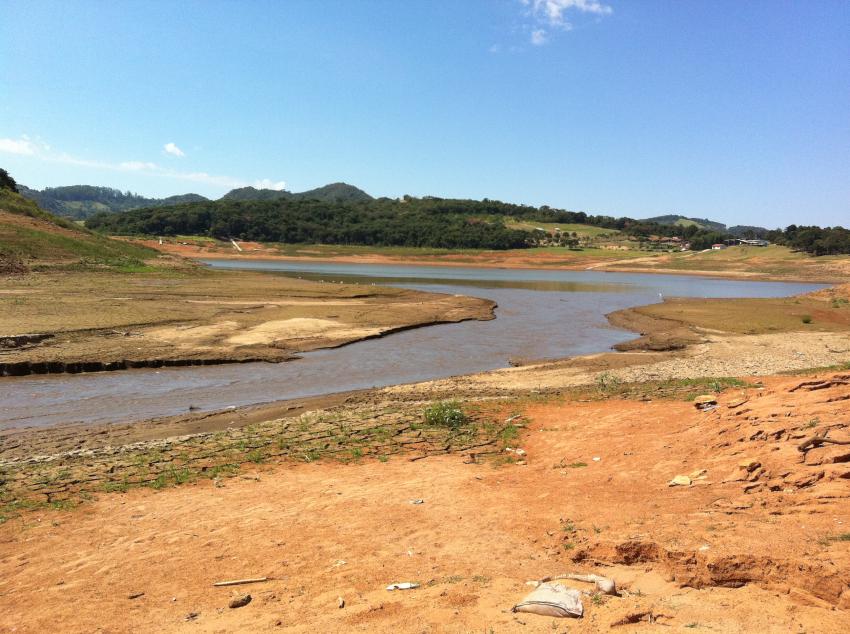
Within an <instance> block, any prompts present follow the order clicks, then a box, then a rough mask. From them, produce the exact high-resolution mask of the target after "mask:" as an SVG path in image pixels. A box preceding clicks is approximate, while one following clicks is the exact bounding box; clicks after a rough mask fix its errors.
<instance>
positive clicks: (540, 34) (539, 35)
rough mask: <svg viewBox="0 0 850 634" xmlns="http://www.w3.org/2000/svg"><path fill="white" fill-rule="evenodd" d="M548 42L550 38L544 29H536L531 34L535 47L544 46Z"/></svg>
mask: <svg viewBox="0 0 850 634" xmlns="http://www.w3.org/2000/svg"><path fill="white" fill-rule="evenodd" d="M548 41H549V36H547V35H546V31H545V30H544V29H534V30H533V31H532V32H531V43H532V44H534V46H543V45H544V44H545V43H546V42H548Z"/></svg>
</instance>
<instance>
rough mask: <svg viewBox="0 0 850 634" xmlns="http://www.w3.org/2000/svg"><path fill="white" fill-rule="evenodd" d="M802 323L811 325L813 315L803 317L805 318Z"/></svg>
mask: <svg viewBox="0 0 850 634" xmlns="http://www.w3.org/2000/svg"><path fill="white" fill-rule="evenodd" d="M802 322H803V323H804V324H810V323H812V316H811V315H803V317H802Z"/></svg>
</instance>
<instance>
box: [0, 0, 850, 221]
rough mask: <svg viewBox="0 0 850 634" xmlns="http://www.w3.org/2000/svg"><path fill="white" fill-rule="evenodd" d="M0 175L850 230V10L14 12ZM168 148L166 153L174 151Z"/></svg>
mask: <svg viewBox="0 0 850 634" xmlns="http://www.w3.org/2000/svg"><path fill="white" fill-rule="evenodd" d="M0 16H2V18H0V166H2V167H5V168H6V169H8V170H9V171H10V173H12V175H13V176H15V177H16V179H17V180H18V181H20V182H22V183H24V184H26V185H29V186H32V187H39V188H41V187H44V186H56V185H70V184H80V183H82V184H102V185H109V186H113V187H118V188H120V189H122V190H128V189H129V190H132V191H137V192H139V193H142V194H146V195H157V196H164V195H170V194H177V193H185V192H190V191H192V192H197V193H201V194H204V195H207V196H219V195H221V194H223V193H224V192H226V191H227V190H229V189H231V188H232V187H236V186H241V185H248V184H252V185H253V184H257V185H264V186H270V187H278V188H279V187H282V186H283V185H284V184H285V186H286V188H287V189H290V190H293V191H302V190H305V189H309V188H312V187H316V186H319V185H322V184H325V183H328V182H333V181H346V182H349V183H352V184H355V185H358V186H360V187H362V188H363V189H365V190H366V191H368V192H369V193H371V194H373V195H376V196H380V195H386V196H399V195H401V194H406V193H408V194H413V195H424V194H433V195H440V196H447V197H448V196H452V197H469V198H484V197H487V198H494V199H501V200H506V201H512V202H522V203H529V204H535V205H538V204H549V205H551V206H555V207H562V208H567V209H574V210H579V209H581V210H586V211H588V212H592V213H607V214H613V215H628V216H633V217H646V216H650V215H656V214H663V213H681V214H684V215H687V216H700V217H710V218H713V219H718V220H721V221H724V222H727V223H733V224H734V223H741V224H758V225H766V226H771V227H773V226H784V225H787V224H789V223H791V222H797V223H818V224H822V225H834V224H844V225H845V226H847V225H850V36H848V30H850V2H846V1H844V0H835V1H830V0H818V1H816V2H808V1H802V0H801V1H799V2H786V1H782V0H770V1H760V0H747V1H741V0H736V1H731V0H706V1H704V2H698V1H696V0H669V1H666V0H651V1H650V0H647V1H645V2H644V1H636V0H629V1H627V0H605V1H603V0H525V1H523V0H489V1H476V0H451V1H450V0H444V1H439V0H429V1H416V0H394V1H390V0H375V1H370V0H348V1H331V2H324V1H321V0H305V1H298V0H290V1H288V2H261V1H253V2H252V1H245V2H215V1H212V0H209V1H204V2H166V1H164V0H151V1H146V2H127V1H124V2H122V1H115V2H73V1H71V0H64V1H61V2H39V1H36V0H26V1H22V2H18V1H13V0H0ZM168 144H170V145H168Z"/></svg>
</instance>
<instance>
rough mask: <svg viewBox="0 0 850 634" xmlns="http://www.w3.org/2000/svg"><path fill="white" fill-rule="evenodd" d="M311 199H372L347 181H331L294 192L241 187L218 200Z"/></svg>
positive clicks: (337, 200)
mask: <svg viewBox="0 0 850 634" xmlns="http://www.w3.org/2000/svg"><path fill="white" fill-rule="evenodd" d="M308 198H309V199H313V200H322V201H325V202H349V201H364V200H372V197H371V196H370V195H369V194H367V193H366V192H364V191H363V190H362V189H359V188H358V187H355V186H354V185H349V184H348V183H331V184H330V185H325V186H324V187H317V188H316V189H310V190H308V191H306V192H300V193H294V192H289V191H286V190H276V189H256V188H254V187H241V188H239V189H233V190H231V191H229V192H227V193H226V194H225V195H224V196H222V197H221V199H220V200H280V199H289V200H296V199H308Z"/></svg>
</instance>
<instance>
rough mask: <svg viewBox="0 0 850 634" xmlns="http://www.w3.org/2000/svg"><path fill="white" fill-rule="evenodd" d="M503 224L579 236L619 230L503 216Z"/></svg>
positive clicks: (509, 226) (597, 234)
mask: <svg viewBox="0 0 850 634" xmlns="http://www.w3.org/2000/svg"><path fill="white" fill-rule="evenodd" d="M505 226H507V227H508V229H519V230H521V231H534V230H535V229H537V228H538V227H539V228H541V229H545V230H546V231H550V232H551V231H554V230H555V229H556V228H557V229H560V230H561V231H563V232H567V233H573V232H575V233H577V234H578V235H579V236H582V237H584V236H587V237H590V238H595V237H597V236H614V235H617V234H619V233H620V232H619V231H617V230H616V229H605V228H603V227H594V226H593V225H580V224H570V223H558V222H536V221H533V220H520V219H517V218H505Z"/></svg>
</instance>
